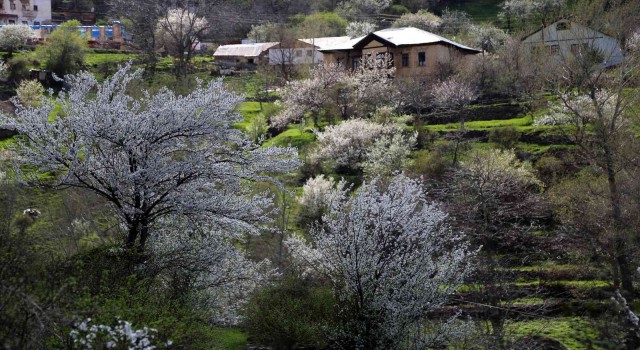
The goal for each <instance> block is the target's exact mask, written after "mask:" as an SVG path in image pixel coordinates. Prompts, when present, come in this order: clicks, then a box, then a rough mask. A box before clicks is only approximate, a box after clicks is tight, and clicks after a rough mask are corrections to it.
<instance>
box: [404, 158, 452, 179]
mask: <svg viewBox="0 0 640 350" xmlns="http://www.w3.org/2000/svg"><path fill="white" fill-rule="evenodd" d="M450 165H451V161H449V160H447V159H446V158H445V157H444V156H443V155H442V154H441V153H440V152H438V151H431V152H429V151H426V150H421V151H418V152H416V153H415V156H414V159H413V162H412V163H411V164H410V165H409V166H408V167H407V170H408V171H409V173H411V174H413V175H415V176H423V177H424V178H425V180H426V181H430V180H436V181H440V180H442V179H443V178H444V175H445V174H446V173H447V170H448V169H449V166H450Z"/></svg>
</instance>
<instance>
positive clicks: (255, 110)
mask: <svg viewBox="0 0 640 350" xmlns="http://www.w3.org/2000/svg"><path fill="white" fill-rule="evenodd" d="M268 104H272V103H269V102H263V103H262V106H263V108H265V107H267V105H268ZM237 110H238V112H239V113H240V114H242V116H243V117H244V121H242V122H240V123H236V124H235V125H234V126H235V127H236V128H238V129H242V130H247V128H248V127H249V125H250V124H251V121H252V120H253V118H255V117H256V116H257V115H258V114H260V102H252V101H244V102H241V103H240V104H239V105H238V108H237Z"/></svg>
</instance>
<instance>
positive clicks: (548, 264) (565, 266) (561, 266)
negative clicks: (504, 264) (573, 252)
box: [511, 262, 584, 272]
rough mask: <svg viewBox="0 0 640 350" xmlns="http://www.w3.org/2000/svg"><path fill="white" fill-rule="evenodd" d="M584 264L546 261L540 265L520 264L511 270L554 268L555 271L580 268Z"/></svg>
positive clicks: (523, 270)
mask: <svg viewBox="0 0 640 350" xmlns="http://www.w3.org/2000/svg"><path fill="white" fill-rule="evenodd" d="M583 268H584V266H579V265H569V264H554V263H553V262H544V263H541V264H540V265H533V266H518V267H514V268H512V269H511V270H514V271H522V272H529V271H540V270H545V271H548V270H553V271H557V270H579V269H583Z"/></svg>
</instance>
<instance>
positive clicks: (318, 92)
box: [271, 58, 400, 129]
mask: <svg viewBox="0 0 640 350" xmlns="http://www.w3.org/2000/svg"><path fill="white" fill-rule="evenodd" d="M394 70H395V69H394V68H393V67H391V66H390V65H389V61H388V58H387V59H376V58H370V59H368V60H365V61H364V62H363V64H361V65H360V67H359V68H358V69H355V70H353V71H347V70H345V68H344V67H342V66H339V65H336V64H325V65H318V66H317V67H315V68H314V69H313V70H312V71H311V76H310V77H309V78H308V79H303V80H298V81H293V82H291V83H289V84H288V85H287V87H286V88H285V89H284V90H283V92H282V102H283V105H284V106H285V108H284V109H283V110H282V112H281V113H279V114H278V115H276V116H274V117H273V118H272V119H271V125H272V126H274V127H276V128H280V129H282V128H284V127H286V125H287V124H289V123H292V122H298V121H300V120H302V119H303V118H304V117H305V116H310V117H311V118H312V120H313V122H314V123H315V124H317V122H318V121H319V119H320V118H321V117H322V116H326V117H328V118H330V119H333V118H335V117H336V116H340V117H341V118H342V119H347V118H349V117H354V116H355V117H366V116H367V115H368V114H370V113H373V112H374V111H376V110H377V109H378V108H380V107H383V106H394V107H397V105H398V103H399V102H398V101H399V100H400V98H399V91H398V89H397V87H396V85H394V84H393V82H392V75H393V72H394Z"/></svg>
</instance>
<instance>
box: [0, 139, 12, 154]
mask: <svg viewBox="0 0 640 350" xmlns="http://www.w3.org/2000/svg"><path fill="white" fill-rule="evenodd" d="M15 143H16V141H15V138H14V137H10V138H8V139H6V140H1V141H0V151H2V150H5V149H7V147H9V146H12V145H14V144H15Z"/></svg>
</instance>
